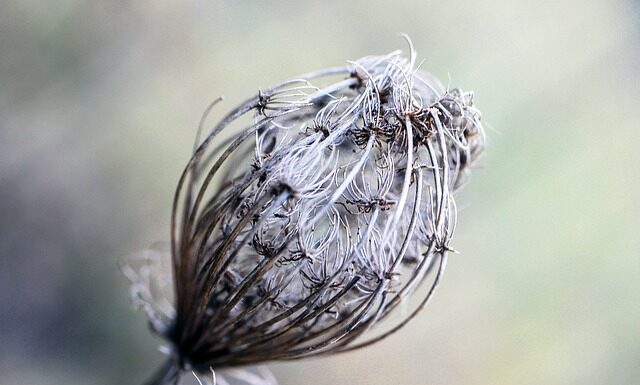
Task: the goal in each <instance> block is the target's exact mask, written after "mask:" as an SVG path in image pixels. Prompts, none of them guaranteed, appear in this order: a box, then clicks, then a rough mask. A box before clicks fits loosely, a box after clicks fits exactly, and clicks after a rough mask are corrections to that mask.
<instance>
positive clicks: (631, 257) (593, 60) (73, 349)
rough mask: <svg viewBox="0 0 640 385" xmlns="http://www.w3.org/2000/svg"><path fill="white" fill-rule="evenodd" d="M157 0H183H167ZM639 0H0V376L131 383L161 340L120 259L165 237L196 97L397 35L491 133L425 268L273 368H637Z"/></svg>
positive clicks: (474, 371) (563, 379) (620, 374)
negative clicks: (362, 328)
mask: <svg viewBox="0 0 640 385" xmlns="http://www.w3.org/2000/svg"><path fill="white" fill-rule="evenodd" d="M177 4H181V5H180V6H178V5H177ZM639 10H640V5H639V4H638V3H636V2H631V1H611V0H606V1H605V0H594V1H589V2H585V1H578V0H573V1H562V2H558V1H549V2H544V1H531V2H526V1H510V2H507V1H495V0H493V1H468V2H463V1H440V2H423V1H417V0H416V1H413V2H407V1H393V2H392V1H389V2H384V3H383V2H379V3H374V2H371V1H350V2H348V3H347V2H344V1H324V2H316V3H315V4H311V3H307V2H305V3H303V2H289V3H287V2H284V1H282V2H281V1H273V2H259V1H244V2H239V1H226V2H221V1H198V2H196V1H187V2H174V3H173V5H169V4H168V2H162V1H136V2H128V1H109V2H107V1H100V2H99V1H94V2H81V1H75V0H58V1H50V2H44V1H25V0H20V1H18V0H15V1H13V0H10V1H4V2H2V4H1V5H0V322H1V324H0V384H3V385H4V384H6V385H13V384H29V385H41V384H42V385H44V384H70V385H73V384H97V385H102V384H126V383H130V384H139V383H140V382H141V381H142V379H143V378H145V377H146V376H147V375H148V374H149V373H150V372H151V370H152V369H155V367H156V366H157V365H158V364H159V363H160V361H161V355H160V354H159V353H158V352H157V350H156V346H157V341H155V340H154V339H153V338H152V337H151V336H150V334H149V333H148V331H147V329H146V323H145V320H144V317H143V316H142V314H141V313H136V312H134V311H133V310H131V309H130V307H129V304H128V298H127V290H126V282H125V280H124V279H123V278H122V276H121V275H120V273H119V271H118V269H117V267H116V261H117V259H118V258H119V257H121V256H124V255H127V254H131V253H133V252H135V251H138V250H140V249H143V248H145V247H147V246H148V245H149V244H151V243H152V242H153V241H156V240H163V239H167V236H168V221H169V209H170V200H171V196H172V192H173V188H174V187H175V183H176V181H177V177H178V175H179V172H180V170H181V168H182V166H183V165H184V163H185V162H186V160H187V158H188V156H189V151H190V148H191V143H192V139H193V136H194V133H195V127H196V125H197V121H198V119H199V117H200V114H201V112H202V111H203V109H204V108H205V106H206V105H207V104H208V103H209V102H210V101H211V100H212V99H213V98H215V97H217V96H219V95H221V94H222V95H224V96H225V97H226V101H225V103H224V104H223V106H224V107H223V109H224V108H229V107H230V106H232V105H233V103H234V102H238V101H239V100H240V99H241V98H243V97H244V96H247V95H249V94H251V93H253V92H255V91H256V89H257V88H258V87H264V86H267V85H269V84H271V83H274V82H277V81H280V80H283V79H286V78H289V77H292V76H294V75H296V74H298V73H302V72H305V71H308V70H314V69H318V68H322V67H326V66H332V65H339V64H342V63H344V62H345V60H347V59H357V58H358V57H360V56H363V55H366V54H372V53H386V52H389V51H392V50H394V49H397V48H403V49H404V48H405V45H404V42H403V41H402V39H401V38H399V36H398V35H397V33H398V32H406V33H408V34H409V35H410V36H411V37H412V38H413V41H414V44H415V47H416V49H417V50H418V54H419V56H420V58H425V59H426V61H425V64H424V68H426V69H428V70H430V71H432V72H433V73H434V74H435V75H437V76H438V77H440V78H441V79H443V80H444V81H445V82H448V81H449V79H450V84H451V85H452V86H462V87H464V88H466V89H473V90H475V92H476V100H477V103H478V106H479V108H480V109H481V110H482V111H483V113H484V118H485V122H486V125H487V132H488V137H489V146H488V148H487V151H486V156H485V157H484V159H483V161H482V162H481V167H480V168H478V169H477V170H476V172H475V175H474V177H473V179H472V181H471V183H470V184H469V185H468V187H467V188H466V189H465V191H464V192H463V193H462V194H461V195H460V196H459V199H458V202H459V204H460V207H461V208H462V210H461V213H460V226H459V228H458V232H457V234H456V239H455V242H454V246H455V247H456V248H457V249H458V250H460V251H461V254H459V255H455V256H454V257H453V258H451V259H450V262H449V265H448V271H447V274H446V276H445V280H444V283H443V285H442V286H441V289H440V291H439V292H438V294H437V295H436V297H435V299H434V301H433V303H432V304H431V306H430V307H429V308H428V310H427V311H426V312H424V313H423V314H421V316H420V317H419V319H418V320H417V321H415V322H414V323H412V324H411V325H410V326H409V327H407V328H406V329H404V330H402V331H401V332H399V333H398V334H396V335H395V336H393V337H392V338H390V339H388V340H387V341H385V342H383V343H380V344H378V345H375V346H373V347H371V348H368V349H366V350H363V351H360V352H355V353H351V354H347V355H340V356H335V357H332V358H327V359H320V360H310V361H303V362H294V363H284V364H282V363H276V364H273V365H271V367H272V368H273V370H274V371H275V372H276V374H277V376H278V377H279V379H280V380H281V383H282V384H283V385H287V384H289V385H293V384H298V385H299V384H305V385H306V384H310V385H312V384H371V385H375V384H390V383H391V384H458V385H464V384H470V385H481V384H522V385H526V384H535V385H539V384H545V385H549V384H563V385H565V384H581V385H586V384H605V383H606V384H635V383H637V381H638V378H640V365H639V363H640V237H639V231H640V208H639V207H640V152H638V144H639V143H638V142H639V140H638V138H639V134H640V123H639V118H638V115H637V111H638V108H639V106H640V105H639V103H640V89H639V88H640V84H639V83H640V79H639V77H638V68H640V24H639V23H638V21H639V20H640V13H639Z"/></svg>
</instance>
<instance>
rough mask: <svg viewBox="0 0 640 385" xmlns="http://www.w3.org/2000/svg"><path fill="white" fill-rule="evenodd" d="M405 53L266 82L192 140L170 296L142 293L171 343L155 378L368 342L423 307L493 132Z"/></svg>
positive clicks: (167, 379) (174, 234)
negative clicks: (397, 311)
mask: <svg viewBox="0 0 640 385" xmlns="http://www.w3.org/2000/svg"><path fill="white" fill-rule="evenodd" d="M410 51H411V52H410V55H409V57H408V58H407V57H404V56H403V55H402V54H401V52H393V53H390V54H388V55H384V56H368V57H364V58H362V59H359V60H357V61H355V62H352V63H350V64H349V65H347V66H344V67H336V68H330V69H326V70H322V71H317V72H312V73H309V74H306V75H303V76H299V77H297V78H295V79H293V80H290V81H286V82H283V83H281V84H278V85H274V86H272V87H269V88H266V89H263V90H262V91H261V92H259V93H258V94H257V95H255V96H253V97H251V98H249V99H248V100H246V101H245V102H244V103H242V104H240V105H238V106H237V107H235V108H234V109H233V110H231V112H229V113H228V114H227V115H226V116H224V117H223V118H222V120H221V121H220V122H219V123H217V124H216V125H215V126H214V127H213V129H212V130H211V132H210V133H209V134H208V135H207V136H206V137H205V138H204V140H202V141H201V142H200V144H199V145H198V146H197V147H196V149H195V151H194V153H193V156H192V158H191V160H190V161H189V162H188V164H187V166H186V168H185V169H184V172H183V174H182V176H181V178H180V181H179V183H178V187H177V190H176V195H175V201H174V204H173V220H172V229H171V261H172V271H173V283H174V292H175V300H174V306H173V307H171V306H168V303H166V302H165V303H159V302H157V301H156V300H155V299H154V298H153V297H152V296H151V295H147V296H143V297H145V298H146V301H143V303H144V307H145V308H146V309H147V313H148V314H149V316H150V321H151V326H152V328H153V329H154V330H155V332H156V333H158V334H159V335H161V336H162V337H163V338H164V339H166V341H167V342H168V345H169V354H170V358H169V361H168V362H167V364H166V366H165V367H164V368H162V370H161V371H160V372H159V373H158V375H157V376H156V377H155V378H153V379H152V380H151V382H149V384H163V383H167V384H168V383H176V382H177V378H178V373H179V372H181V371H183V370H194V371H196V372H201V373H208V371H209V368H214V369H218V368H228V367H236V366H243V365H249V364H257V363H262V362H265V361H270V360H284V359H287V360H290V359H298V358H304V357H311V356H317V355H325V354H330V353H334V352H342V351H347V350H353V349H357V348H360V347H363V346H367V345H369V344H371V343H373V342H376V341H378V340H380V339H382V338H384V337H386V336H388V335H390V334H391V333H393V332H395V331H396V330H398V329H399V328H401V327H402V326H403V325H405V324H406V323H407V322H408V321H409V320H410V319H412V318H413V317H414V316H415V315H416V314H417V312H418V311H419V310H420V309H422V308H423V307H424V306H425V304H426V303H427V301H428V300H429V298H430V297H431V295H432V294H433V291H434V289H435V287H436V286H437V285H438V282H439V281H440V278H441V276H442V274H443V271H444V267H445V263H446V256H447V252H448V251H449V250H450V245H449V242H450V240H451V236H452V234H453V232H454V229H455V224H456V209H455V204H454V199H453V193H454V192H455V191H456V189H457V188H458V187H459V186H460V185H461V183H462V181H463V180H464V177H465V175H466V174H467V173H468V171H469V168H470V165H471V164H472V163H473V161H474V160H475V159H476V158H477V157H478V154H479V153H480V152H481V151H482V148H483V145H484V134H483V130H482V126H481V124H480V113H479V112H478V110H476V109H475V107H474V100H473V94H472V93H470V92H464V91H461V90H459V89H453V90H448V89H446V88H444V87H443V86H442V85H441V84H440V83H439V82H438V81H437V80H435V79H434V78H433V77H432V76H431V75H429V74H427V73H425V72H422V71H420V70H419V69H417V68H416V65H415V59H416V58H415V53H414V51H413V48H412V47H411V50H410ZM249 118H252V119H249ZM243 121H246V124H245V125H242V123H243ZM236 126H237V127H236ZM223 137H224V139H219V138H223ZM134 287H135V285H134ZM139 293H142V294H145V293H144V292H143V291H142V292H140V291H139ZM414 293H415V294H416V296H415V297H417V298H416V299H417V300H416V301H412V308H411V310H410V311H408V312H406V314H404V315H402V317H397V316H394V317H389V315H390V314H392V311H393V309H394V308H396V307H397V306H398V305H400V304H401V303H403V302H404V301H405V300H406V299H407V298H409V297H410V296H411V295H412V294H414ZM385 320H386V322H382V321H385ZM377 324H381V325H382V327H380V328H376V329H375V330H372V331H371V332H370V333H366V334H365V332H367V331H368V330H369V329H371V327H372V326H374V325H377Z"/></svg>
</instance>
